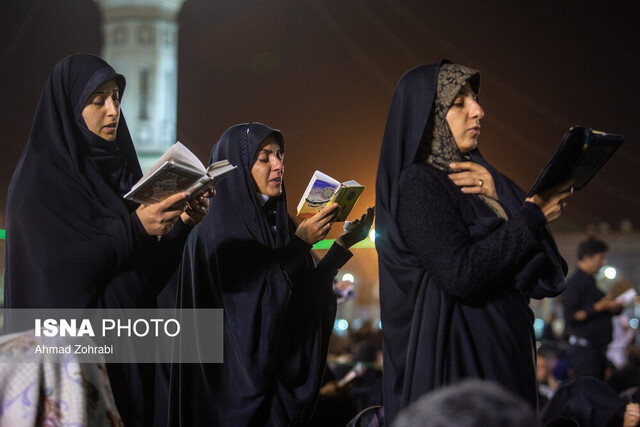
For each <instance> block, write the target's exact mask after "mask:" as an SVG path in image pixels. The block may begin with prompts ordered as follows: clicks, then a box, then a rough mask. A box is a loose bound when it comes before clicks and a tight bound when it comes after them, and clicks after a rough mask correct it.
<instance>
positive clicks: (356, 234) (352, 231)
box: [336, 207, 375, 249]
mask: <svg viewBox="0 0 640 427" xmlns="http://www.w3.org/2000/svg"><path fill="white" fill-rule="evenodd" d="M374 217H375V209H374V208H372V207H368V208H367V212H366V213H364V214H362V217H361V218H360V219H359V220H357V219H356V220H355V221H353V222H352V223H351V224H350V227H349V228H348V229H347V231H345V232H344V234H342V235H341V236H339V237H338V238H337V239H336V243H337V244H339V245H340V246H342V247H343V248H345V249H349V248H350V247H351V246H353V245H355V244H356V243H358V242H359V241H361V240H364V239H366V238H367V236H368V235H369V231H370V230H371V226H372V225H373V218H374Z"/></svg>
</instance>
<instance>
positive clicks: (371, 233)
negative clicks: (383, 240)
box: [369, 228, 376, 242]
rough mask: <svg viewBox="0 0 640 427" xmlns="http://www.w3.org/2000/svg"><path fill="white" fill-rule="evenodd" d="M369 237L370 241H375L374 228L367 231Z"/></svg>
mask: <svg viewBox="0 0 640 427" xmlns="http://www.w3.org/2000/svg"><path fill="white" fill-rule="evenodd" d="M369 239H371V241H372V242H375V241H376V229H375V228H372V229H371V231H370V232H369Z"/></svg>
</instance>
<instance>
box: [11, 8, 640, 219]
mask: <svg viewBox="0 0 640 427" xmlns="http://www.w3.org/2000/svg"><path fill="white" fill-rule="evenodd" d="M515 3H518V4H515ZM520 3H526V4H520ZM615 3H616V2H601V1H597V2H596V1H590V2H585V1H557V0H556V1H539V2H510V1H474V2H470V1H467V2H464V1H447V2H435V1H424V0H421V1H397V0H386V1H382V0H322V1H320V0H318V1H312V0H262V1H258V0H187V1H186V3H185V4H184V6H183V8H182V11H181V13H180V15H179V22H180V32H179V54H178V56H179V77H178V139H179V140H180V141H181V142H183V143H184V144H185V145H187V146H188V147H190V148H191V149H192V150H193V151H194V152H195V153H196V154H197V155H198V156H199V157H200V158H201V159H202V160H203V161H206V159H207V157H208V153H209V151H210V149H211V146H212V144H213V143H214V142H215V141H217V139H218V138H219V136H220V135H221V133H222V132H223V131H224V130H225V129H226V128H228V127H229V126H232V125H234V124H236V123H241V122H247V121H261V122H264V123H266V124H268V125H269V126H272V127H276V128H278V129H280V130H281V131H282V132H283V133H284V135H285V139H286V150H285V151H286V157H285V163H286V174H285V181H286V186H287V193H288V196H289V207H290V210H291V211H293V210H294V209H295V206H296V205H297V202H298V200H299V198H300V195H301V194H302V192H303V190H304V188H305V187H306V184H307V182H308V179H309V178H310V177H311V175H312V173H313V171H314V170H315V169H319V170H321V171H323V172H325V173H327V174H329V175H331V176H333V177H335V178H336V179H338V180H340V181H346V180H349V179H355V180H357V181H359V182H360V183H362V184H365V185H366V186H367V189H366V190H365V192H364V194H363V196H362V199H361V201H360V202H358V205H357V206H356V209H357V210H362V211H363V210H364V208H365V207H366V206H367V205H373V204H374V198H375V191H374V185H375V174H376V168H377V163H378V156H379V148H380V144H381V139H382V134H383V130H384V125H385V121H386V115H387V111H388V107H389V104H390V100H391V96H392V94H393V90H394V87H395V84H396V82H397V81H398V79H399V78H400V77H401V76H402V75H403V74H404V72H406V71H407V70H409V69H411V68H413V67H415V66H418V65H421V64H425V63H433V62H437V61H439V60H440V59H442V58H447V59H450V60H452V61H454V62H457V63H461V64H464V65H467V66H470V67H473V68H476V69H479V70H480V71H481V90H480V98H479V100H480V103H481V105H482V107H483V108H484V110H485V113H486V116H485V119H484V120H483V121H482V136H481V137H480V148H481V151H482V152H483V154H484V155H485V157H486V158H488V159H489V161H491V162H492V163H493V164H494V165H495V166H496V167H498V169H500V170H501V171H502V172H504V173H505V174H507V175H508V176H510V177H511V178H513V179H514V180H515V181H516V182H518V183H519V184H520V185H521V186H522V187H524V188H525V189H526V188H528V187H529V186H530V185H531V184H532V183H533V181H534V180H535V178H536V176H537V174H538V172H539V171H540V169H541V168H542V167H543V166H544V164H545V163H546V161H547V160H548V159H549V158H551V156H552V154H553V152H554V151H555V149H556V147H557V145H558V143H559V142H560V139H561V137H562V135H563V134H564V132H565V131H566V130H567V129H568V128H569V127H571V126H573V125H582V126H585V127H590V128H594V129H597V130H602V131H607V132H611V133H619V134H622V135H624V136H625V138H626V142H625V144H624V145H623V147H622V148H621V149H620V150H619V151H618V152H617V153H616V154H615V156H614V158H612V159H611V161H610V162H609V163H608V164H607V165H606V166H605V168H604V169H603V170H602V172H601V173H600V174H599V175H598V176H597V177H596V178H595V179H594V180H593V181H592V182H591V183H590V184H589V186H588V187H587V188H586V189H585V190H583V191H582V192H579V193H577V194H576V195H575V196H574V197H573V199H572V200H571V201H570V205H569V207H568V208H567V210H566V211H565V213H564V215H563V222H562V224H563V225H564V226H566V227H567V228H568V229H569V228H582V229H583V228H584V227H586V226H587V225H589V224H597V223H599V222H602V221H607V222H609V223H610V224H611V226H612V227H613V228H614V229H615V228H617V227H618V224H619V222H620V221H622V220H624V219H630V220H632V221H633V223H634V225H635V226H636V227H638V226H640V196H639V194H638V187H639V185H638V184H640V178H639V176H640V173H639V170H640V148H639V146H638V141H639V139H640V130H639V127H638V118H639V117H638V116H639V113H640V108H639V107H638V106H639V105H640V101H639V95H638V94H637V93H636V92H638V90H637V88H638V83H637V82H636V81H637V74H638V71H639V70H640V60H639V53H640V50H639V49H638V45H637V43H636V42H635V40H636V39H637V31H638V26H639V24H640V20H639V19H638V17H637V15H636V14H635V13H632V11H631V8H632V4H633V2H626V4H625V5H620V6H616V5H615ZM2 5H3V7H2V12H0V20H1V24H0V25H1V26H0V28H1V29H0V81H1V82H2V98H1V99H2V102H0V129H2V130H3V132H4V135H3V141H2V148H1V151H0V153H1V154H2V155H1V156H0V162H1V167H0V212H4V210H5V199H6V194H7V187H8V184H9V180H10V178H11V175H12V173H13V169H14V168H15V165H16V162H17V161H18V157H19V155H20V153H21V151H22V149H23V148H24V145H25V143H26V141H27V138H28V133H29V127H30V123H31V120H32V117H33V113H34V111H35V107H36V104H37V101H38V98H39V95H40V91H41V89H42V87H43V84H44V82H45V80H46V78H47V76H48V74H49V72H50V71H51V69H52V67H53V65H54V64H55V63H56V62H57V61H58V60H59V59H61V58H62V57H63V56H66V55H68V54H71V53H75V52H88V53H94V54H99V53H100V47H101V30H100V28H101V23H100V14H99V12H98V8H97V5H96V4H95V3H93V2H92V1H90V0H3V4H2ZM127 95H129V96H131V94H127V93H125V97H126V96H127ZM123 113H124V115H125V117H126V115H127V111H126V109H125V110H123ZM42 191H47V189H46V188H43V189H42ZM3 224H4V221H3V217H0V226H2V225H3Z"/></svg>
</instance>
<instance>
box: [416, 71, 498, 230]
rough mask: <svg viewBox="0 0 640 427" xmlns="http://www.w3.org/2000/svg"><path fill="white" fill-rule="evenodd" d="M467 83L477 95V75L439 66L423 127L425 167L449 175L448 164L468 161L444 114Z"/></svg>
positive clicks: (487, 199)
mask: <svg viewBox="0 0 640 427" xmlns="http://www.w3.org/2000/svg"><path fill="white" fill-rule="evenodd" d="M467 82H469V84H470V85H471V89H472V90H473V92H474V93H476V94H477V93H478V91H479V90H480V73H479V72H478V71H476V70H473V69H471V68H467V67H464V66H462V65H457V64H442V66H441V67H440V73H439V74H438V87H437V94H436V99H435V105H434V114H433V115H432V117H431V118H430V120H429V123H428V124H427V131H426V132H425V135H426V138H427V139H426V141H425V143H424V146H423V150H424V151H426V153H424V154H423V156H425V155H426V160H425V161H426V162H427V163H428V164H430V165H431V166H433V167H435V168H436V169H440V170H442V171H445V172H451V168H450V167H449V164H450V163H453V162H465V161H469V158H468V157H467V156H464V155H462V154H461V153H460V151H458V146H457V145H456V140H455V138H454V137H453V134H452V133H451V129H450V128H449V124H448V123H447V112H448V111H449V108H450V107H451V104H452V103H453V101H454V99H455V97H456V95H457V94H458V93H459V92H460V90H461V89H462V87H463V86H464V85H465V84H466V83H467ZM423 158H425V157H423ZM478 196H479V197H480V198H481V199H482V201H483V202H485V203H486V204H487V205H488V206H489V207H490V208H491V209H492V210H493V211H494V212H495V213H496V215H498V216H500V217H502V218H504V219H507V214H506V212H505V210H504V208H503V207H502V206H501V205H500V203H498V201H496V200H494V199H492V198H490V197H487V196H485V195H483V194H480V195H478Z"/></svg>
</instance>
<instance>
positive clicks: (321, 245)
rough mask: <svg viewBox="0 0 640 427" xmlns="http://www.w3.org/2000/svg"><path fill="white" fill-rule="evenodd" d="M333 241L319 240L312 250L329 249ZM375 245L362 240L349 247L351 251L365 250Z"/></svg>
mask: <svg viewBox="0 0 640 427" xmlns="http://www.w3.org/2000/svg"><path fill="white" fill-rule="evenodd" d="M334 241H335V240H334V239H324V240H320V241H319V242H318V243H316V244H315V245H313V248H312V249H329V248H330V247H331V245H333V242H334ZM375 247H376V245H375V243H373V242H372V241H371V240H369V239H364V240H362V241H360V242H358V243H356V244H355V245H353V246H351V249H365V248H371V249H373V248H375Z"/></svg>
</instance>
